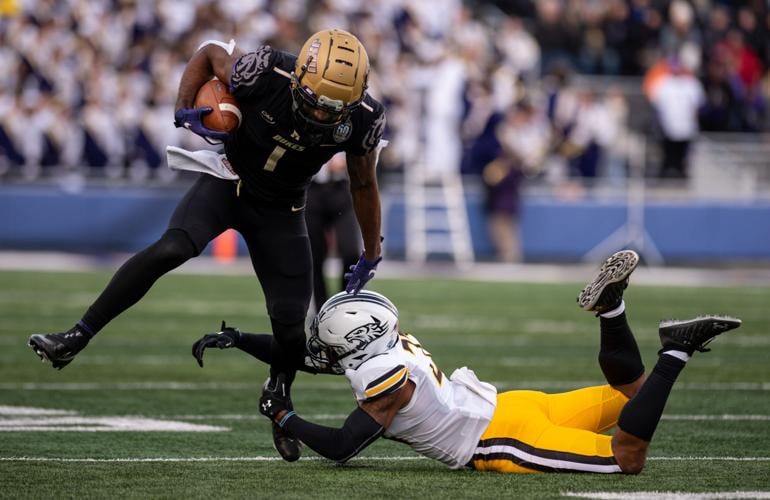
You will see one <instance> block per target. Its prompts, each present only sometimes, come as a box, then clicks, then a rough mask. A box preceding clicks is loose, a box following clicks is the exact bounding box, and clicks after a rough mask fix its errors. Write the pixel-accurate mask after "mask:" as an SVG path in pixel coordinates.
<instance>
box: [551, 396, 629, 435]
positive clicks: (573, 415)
mask: <svg viewBox="0 0 770 500" xmlns="http://www.w3.org/2000/svg"><path fill="white" fill-rule="evenodd" d="M627 402H628V397H627V396H626V395H625V394H623V393H622V392H621V391H618V390H617V389H616V388H614V387H612V386H609V385H598V386H594V387H584V388H582V389H576V390H574V391H569V392H562V393H558V394H546V395H545V398H544V400H543V405H544V409H545V412H546V415H548V419H549V420H550V421H551V423H553V424H555V425H557V426H560V427H571V428H574V429H582V430H586V431H590V432H604V431H606V430H608V429H612V428H613V427H615V425H616V424H617V422H618V417H619V416H620V412H621V411H622V410H623V407H624V406H625V404H626V403H627Z"/></svg>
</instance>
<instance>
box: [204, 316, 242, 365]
mask: <svg viewBox="0 0 770 500" xmlns="http://www.w3.org/2000/svg"><path fill="white" fill-rule="evenodd" d="M240 342H241V331H240V330H238V329H237V328H230V327H227V326H225V322H224V321H222V330H221V331H219V332H217V333H207V334H206V335H204V336H203V337H201V338H200V339H198V341H197V342H195V343H194V344H193V346H192V355H193V357H195V359H196V360H198V365H200V367H201V368H203V352H204V351H205V350H206V348H207V347H219V348H220V349H229V348H231V347H237V346H238V344H239V343H240Z"/></svg>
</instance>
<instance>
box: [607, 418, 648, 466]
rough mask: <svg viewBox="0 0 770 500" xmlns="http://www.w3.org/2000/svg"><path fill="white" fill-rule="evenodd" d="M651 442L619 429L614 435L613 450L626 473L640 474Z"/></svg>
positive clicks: (616, 459)
mask: <svg viewBox="0 0 770 500" xmlns="http://www.w3.org/2000/svg"><path fill="white" fill-rule="evenodd" d="M649 447H650V443H649V442H647V441H644V440H642V439H639V438H638V437H636V436H633V435H631V434H629V433H627V432H625V431H624V430H622V429H617V430H616V431H615V433H614V434H613V436H612V452H613V454H614V455H615V461H616V462H617V463H618V465H619V466H620V469H621V470H622V471H623V473H624V474H639V473H640V472H642V470H643V469H644V464H645V462H646V460H647V449H648V448H649Z"/></svg>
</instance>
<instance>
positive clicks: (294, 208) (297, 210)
mask: <svg viewBox="0 0 770 500" xmlns="http://www.w3.org/2000/svg"><path fill="white" fill-rule="evenodd" d="M303 208H305V205H302V206H301V207H295V206H294V205H292V206H291V211H292V212H299V211H300V210H302V209H303Z"/></svg>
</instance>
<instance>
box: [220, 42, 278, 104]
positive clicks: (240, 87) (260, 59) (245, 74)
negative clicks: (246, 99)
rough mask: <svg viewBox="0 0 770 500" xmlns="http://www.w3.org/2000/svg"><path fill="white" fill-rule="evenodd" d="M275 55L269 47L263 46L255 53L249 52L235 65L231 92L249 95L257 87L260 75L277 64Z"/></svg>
mask: <svg viewBox="0 0 770 500" xmlns="http://www.w3.org/2000/svg"><path fill="white" fill-rule="evenodd" d="M274 60H275V53H274V51H273V49H272V48H271V47H270V46H269V45H263V46H262V47H260V48H258V49H257V50H255V51H254V52H247V53H246V54H243V55H242V56H241V57H239V58H238V59H237V60H236V61H235V64H233V71H232V74H231V75H230V91H231V92H232V93H233V94H236V95H238V94H240V93H244V94H248V93H249V90H250V89H251V88H253V87H255V86H256V85H257V83H258V81H259V77H260V75H262V74H263V73H265V72H267V71H269V70H270V68H271V67H272V66H273V65H274V64H275V61H274Z"/></svg>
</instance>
